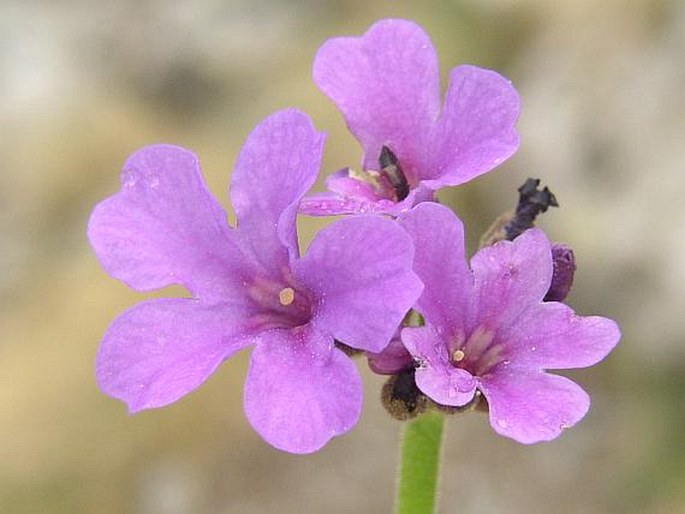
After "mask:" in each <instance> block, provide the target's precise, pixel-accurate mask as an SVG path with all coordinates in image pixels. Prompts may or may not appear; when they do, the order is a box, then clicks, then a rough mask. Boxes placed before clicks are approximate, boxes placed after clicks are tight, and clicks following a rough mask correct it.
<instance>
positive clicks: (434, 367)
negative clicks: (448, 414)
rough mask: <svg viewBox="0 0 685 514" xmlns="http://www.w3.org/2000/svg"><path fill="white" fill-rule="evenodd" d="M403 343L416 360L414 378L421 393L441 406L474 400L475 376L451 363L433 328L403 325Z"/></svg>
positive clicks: (464, 403) (441, 340) (458, 405)
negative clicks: (405, 326) (416, 365)
mask: <svg viewBox="0 0 685 514" xmlns="http://www.w3.org/2000/svg"><path fill="white" fill-rule="evenodd" d="M402 342H403V343H404V345H405V347H406V348H407V350H409V353H411V354H412V356H413V357H414V360H415V361H417V363H418V367H417V368H416V373H415V375H414V376H415V379H416V385H417V386H418V388H419V389H421V392H423V394H425V395H426V396H428V397H429V398H430V399H431V400H433V401H435V402H437V403H439V404H441V405H451V406H453V407H461V406H463V405H466V404H467V403H469V402H470V401H471V400H472V399H473V395H474V394H475V393H476V384H477V382H476V379H475V378H474V377H473V375H471V373H469V372H468V371H466V370H464V369H460V368H457V367H455V366H453V365H452V364H451V362H450V356H449V355H448V353H447V352H448V349H447V345H446V344H445V342H444V341H443V339H442V337H441V335H440V334H438V333H437V332H436V330H435V329H434V328H433V327H430V326H425V327H418V328H412V327H409V328H405V329H404V330H402Z"/></svg>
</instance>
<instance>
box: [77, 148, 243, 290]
mask: <svg viewBox="0 0 685 514" xmlns="http://www.w3.org/2000/svg"><path fill="white" fill-rule="evenodd" d="M121 183H122V186H121V191H120V192H119V193H117V194H115V195H114V196H111V197H110V198H108V199H106V200H104V201H103V202H102V203H100V204H99V205H97V207H95V210H94V211H93V214H92V215H91V218H90V222H89V223H88V237H89V239H90V242H91V244H92V245H93V248H94V249H95V253H96V254H97V256H98V259H99V260H100V262H101V263H102V266H103V267H104V268H105V270H106V271H107V272H108V273H109V274H110V275H112V276H113V277H115V278H118V279H120V280H123V281H124V282H126V284H128V285H129V286H130V287H132V288H134V289H137V290H139V291H149V290H152V289H158V288H161V287H165V286H168V285H170V284H181V285H183V286H185V287H186V288H188V289H189V290H190V291H191V292H192V293H193V295H194V296H196V297H203V298H205V299H212V298H214V299H215V298H222V297H226V296H231V295H233V294H235V287H234V284H233V282H234V281H233V280H232V279H233V278H234V277H235V278H238V280H240V278H239V276H240V275H242V274H243V273H247V271H246V269H247V263H246V261H245V259H244V257H243V254H242V252H241V251H240V249H239V248H238V245H237V244H236V237H235V233H233V231H232V230H231V229H230V228H229V226H228V222H227V220H226V213H225V212H224V210H223V209H222V208H221V206H220V205H219V204H218V203H217V201H216V200H215V199H214V197H213V196H212V194H211V193H210V192H209V191H208V189H207V187H206V185H205V182H204V180H203V178H202V174H201V172H200V164H199V161H198V159H197V157H196V156H195V155H194V154H193V153H191V152H190V151H188V150H185V149H183V148H180V147H177V146H171V145H155V146H148V147H146V148H143V149H141V150H138V151H137V152H135V153H134V154H133V155H132V156H131V157H130V158H129V159H128V160H127V161H126V164H125V165H124V169H123V172H122V176H121Z"/></svg>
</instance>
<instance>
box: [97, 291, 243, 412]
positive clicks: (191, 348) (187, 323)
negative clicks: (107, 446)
mask: <svg viewBox="0 0 685 514" xmlns="http://www.w3.org/2000/svg"><path fill="white" fill-rule="evenodd" d="M246 314H248V312H245V311H243V312H241V311H239V310H237V309H236V306H233V305H232V306H227V305H217V304H215V305H207V304H204V303H200V302H198V301H197V300H193V299H187V298H177V299H167V298H164V299H157V300H149V301H147V302H143V303H140V304H138V305H136V306H135V307H133V308H131V309H129V310H128V311H126V312H124V313H123V314H121V315H120V316H119V317H118V318H117V319H115V320H114V322H112V324H111V325H110V327H109V329H108V330H107V333H106V334H105V337H104V338H103V340H102V344H101V345H100V350H99V351H98V355H97V363H96V370H97V380H98V384H99V386H100V388H101V389H102V390H103V391H104V392H105V393H107V394H108V395H110V396H113V397H115V398H118V399H120V400H122V401H124V402H126V403H127V404H128V408H129V411H130V412H131V413H135V412H138V411H141V410H144V409H151V408H155V407H163V406H165V405H168V404H170V403H172V402H175V401H176V400H178V399H179V398H181V397H182V396H184V395H186V394H188V393H189V392H190V391H192V390H193V389H195V388H196V387H198V386H200V385H201V384H202V383H203V382H204V381H205V380H206V379H207V378H208V377H209V375H211V374H212V372H213V371H214V370H215V369H216V368H217V367H218V366H219V365H220V364H221V363H222V362H223V361H224V360H225V359H227V358H229V357H230V356H231V355H233V354H234V353H236V352H237V351H239V350H241V349H242V348H244V347H246V346H247V345H249V344H250V343H251V342H252V341H251V338H250V333H249V331H247V330H246V326H245V325H244V323H245V321H244V320H246V319H247V317H248V316H246Z"/></svg>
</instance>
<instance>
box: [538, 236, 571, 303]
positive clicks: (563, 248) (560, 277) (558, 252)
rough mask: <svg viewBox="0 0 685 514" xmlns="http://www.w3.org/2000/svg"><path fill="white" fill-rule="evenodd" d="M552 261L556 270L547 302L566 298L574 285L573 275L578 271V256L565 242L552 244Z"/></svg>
mask: <svg viewBox="0 0 685 514" xmlns="http://www.w3.org/2000/svg"><path fill="white" fill-rule="evenodd" d="M552 263H553V265H554V272H553V274H552V283H551V284H550V286H549V291H547V294H546V295H545V298H544V301H545V302H561V301H563V300H564V298H566V296H567V295H568V293H569V291H570V290H571V286H572V285H573V275H574V273H575V271H576V258H575V256H574V255H573V250H572V249H571V247H570V246H567V245H565V244H563V243H555V244H553V245H552Z"/></svg>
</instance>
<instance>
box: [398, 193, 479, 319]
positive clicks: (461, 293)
mask: <svg viewBox="0 0 685 514" xmlns="http://www.w3.org/2000/svg"><path fill="white" fill-rule="evenodd" d="M399 222H400V224H401V225H402V227H403V228H404V229H405V230H406V231H407V232H408V233H409V235H410V236H411V237H412V239H413V241H414V248H415V253H414V271H415V272H416V274H417V275H418V276H419V278H420V279H421V281H422V282H423V284H424V290H423V293H422V294H421V297H420V298H419V300H418V302H417V303H416V309H417V310H418V311H419V312H420V313H421V314H422V315H423V316H424V318H425V319H426V321H427V322H428V323H430V324H431V325H434V326H436V327H440V328H442V329H445V330H447V331H449V330H451V329H461V331H462V332H463V331H465V330H466V326H465V323H466V320H465V319H464V318H465V316H466V312H467V306H468V301H469V297H470V296H471V294H472V291H473V276H472V274H471V270H470V269H469V267H468V264H467V262H466V253H465V252H466V251H465V247H464V244H465V243H464V226H463V224H462V222H461V220H460V219H459V218H458V217H457V216H456V215H455V214H454V213H453V212H452V211H451V210H450V209H448V208H447V207H445V206H443V205H439V204H437V203H422V204H419V205H417V206H416V207H414V208H413V209H412V210H411V211H410V212H408V213H407V214H405V215H403V216H401V217H400V218H399Z"/></svg>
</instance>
